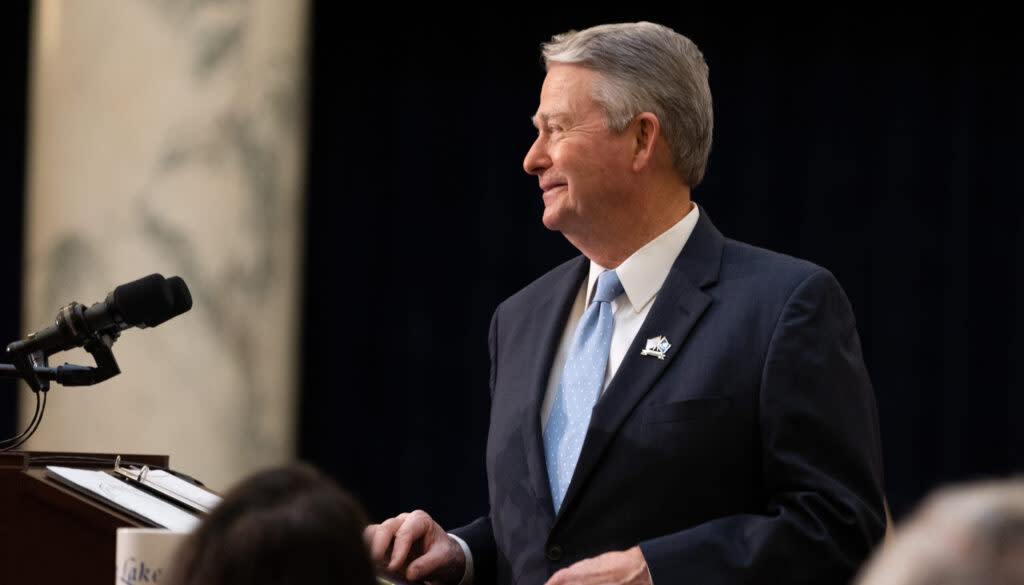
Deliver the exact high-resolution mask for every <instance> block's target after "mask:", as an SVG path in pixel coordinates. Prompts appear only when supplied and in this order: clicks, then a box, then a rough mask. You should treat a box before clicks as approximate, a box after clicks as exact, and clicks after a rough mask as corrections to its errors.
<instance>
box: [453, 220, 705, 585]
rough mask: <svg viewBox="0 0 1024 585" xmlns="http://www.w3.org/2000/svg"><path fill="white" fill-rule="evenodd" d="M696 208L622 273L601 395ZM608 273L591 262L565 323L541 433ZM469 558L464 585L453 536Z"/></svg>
mask: <svg viewBox="0 0 1024 585" xmlns="http://www.w3.org/2000/svg"><path fill="white" fill-rule="evenodd" d="M691 205H692V208H691V209H690V212H689V213H687V214H686V215H685V216H684V217H683V219H681V220H679V221H678V222H676V224H675V225H673V226H672V227H670V228H669V229H668V230H666V231H665V232H663V233H662V234H661V235H660V236H658V237H656V238H654V239H653V240H651V241H650V242H648V243H647V244H646V245H644V247H642V248H640V249H639V250H637V251H636V252H633V254H632V255H631V256H630V257H629V258H626V260H625V261H624V262H623V263H622V264H620V265H619V267H618V268H616V269H615V270H616V272H618V273H619V282H621V283H622V288H623V289H624V291H625V292H624V293H623V294H621V295H619V297H618V298H617V299H615V300H614V301H612V314H613V319H614V321H615V325H614V329H613V330H612V343H611V348H610V349H609V350H608V369H607V370H606V371H605V374H604V385H603V386H602V388H601V392H602V393H604V391H605V390H606V389H607V388H608V383H609V382H611V380H612V378H613V377H614V376H615V372H616V371H618V369H619V365H621V364H622V358H624V357H626V351H627V350H629V346H630V345H632V343H633V338H634V337H636V333H637V331H639V330H640V326H641V325H643V322H644V319H646V318H647V313H649V312H650V310H651V307H652V306H653V305H654V299H655V298H656V297H657V296H658V291H660V290H661V285H662V284H664V283H665V279H666V278H667V277H668V273H669V270H671V269H672V264H673V263H674V262H675V261H676V257H677V256H679V253H680V252H682V251H683V246H685V245H686V242H687V240H689V239H690V234H691V233H693V228H694V227H695V226H696V225H697V219H698V218H699V217H700V208H698V207H697V205H696V204H691ZM606 270H608V269H607V268H605V267H603V266H601V265H600V264H597V263H596V262H594V261H591V262H590V274H589V275H588V276H587V280H586V281H584V283H583V284H582V285H581V286H580V290H579V292H577V293H576V300H575V301H574V302H573V305H572V310H571V311H570V312H569V320H568V321H566V323H565V329H564V330H563V331H562V339H561V341H560V342H559V343H558V352H557V353H555V359H554V362H553V363H552V364H551V373H550V374H548V387H547V392H546V393H545V394H544V402H543V403H542V404H541V408H540V423H541V430H542V431H543V429H544V428H545V427H546V426H547V424H548V417H550V416H551V408H552V406H553V404H554V402H555V395H556V394H557V393H558V386H559V384H560V383H561V381H562V370H564V369H565V359H566V356H567V355H568V354H569V346H570V345H572V338H573V336H574V335H575V334H576V327H577V326H578V325H579V322H580V319H581V318H582V317H583V312H584V311H585V310H586V308H587V306H588V305H589V304H590V299H591V297H592V295H593V294H594V287H595V286H596V285H597V277H598V276H600V275H601V273H602V272H605V271H606ZM451 536H452V537H453V538H454V539H455V540H456V542H458V543H459V546H461V547H462V551H463V552H464V553H465V555H466V573H465V574H464V575H463V578H462V581H461V582H460V583H459V585H469V584H470V583H472V582H473V555H472V553H470V551H469V545H467V544H466V542H465V541H463V540H462V539H461V538H459V537H457V536H455V535H454V534H452V535H451Z"/></svg>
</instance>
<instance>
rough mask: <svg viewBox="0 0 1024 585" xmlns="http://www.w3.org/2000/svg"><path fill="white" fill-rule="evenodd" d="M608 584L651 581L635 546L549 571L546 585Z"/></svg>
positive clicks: (647, 584) (631, 584)
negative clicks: (549, 574)
mask: <svg viewBox="0 0 1024 585" xmlns="http://www.w3.org/2000/svg"><path fill="white" fill-rule="evenodd" d="M609 584H614V585H652V583H651V573H650V571H648V570H647V561H646V560H644V553H642V552H640V547H639V546H634V547H633V548H631V549H629V550H627V551H616V552H609V553H604V554H603V555H598V556H596V557H592V558H589V559H583V560H582V561H580V562H578V563H574V564H572V565H569V566H568V567H566V568H564V569H562V570H561V571H559V572H557V573H555V574H554V575H552V576H551V578H550V579H548V582H547V584H546V585H609Z"/></svg>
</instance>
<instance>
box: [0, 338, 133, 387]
mask: <svg viewBox="0 0 1024 585" xmlns="http://www.w3.org/2000/svg"><path fill="white" fill-rule="evenodd" d="M117 337H118V334H117V333H116V332H115V333H108V334H102V335H97V336H94V337H92V338H91V339H89V341H87V342H85V344H84V345H83V346H82V347H83V348H85V351H87V352H89V353H90V354H91V355H92V357H93V359H94V360H95V361H96V367H90V366H76V365H74V364H67V363H65V364H64V365H62V366H57V367H56V368H52V367H50V365H49V356H48V355H46V354H45V353H43V352H42V351H35V352H26V351H25V350H24V346H25V342H24V341H15V342H13V343H11V344H10V345H8V346H7V353H8V354H10V355H11V358H12V360H13V361H14V364H13V365H10V364H0V378H21V379H23V380H25V382H27V383H28V385H29V387H30V388H32V391H33V392H39V391H40V390H42V391H43V392H46V391H48V390H49V389H50V381H54V382H57V383H58V384H60V385H62V386H91V385H93V384H98V383H100V382H102V381H104V380H108V379H110V378H113V377H114V376H116V375H118V374H120V373H121V368H120V367H118V365H117V360H115V359H114V352H112V351H111V350H110V348H111V346H112V345H114V341H116V340H117Z"/></svg>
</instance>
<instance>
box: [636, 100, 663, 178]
mask: <svg viewBox="0 0 1024 585" xmlns="http://www.w3.org/2000/svg"><path fill="white" fill-rule="evenodd" d="M630 126H632V129H631V130H632V132H633V136H634V138H635V139H636V143H635V145H634V147H633V170H634V171H639V170H641V169H643V168H644V167H646V166H647V165H649V164H650V163H651V161H652V160H653V158H654V146H655V144H657V143H658V138H659V137H661V123H660V122H658V117H657V116H655V115H654V114H652V113H650V112H642V113H640V114H637V115H636V116H635V117H634V118H633V121H632V122H630Z"/></svg>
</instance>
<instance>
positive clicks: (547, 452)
mask: <svg viewBox="0 0 1024 585" xmlns="http://www.w3.org/2000/svg"><path fill="white" fill-rule="evenodd" d="M622 292H623V289H622V283H620V282H619V275H618V274H616V273H615V271H614V270H609V271H607V272H603V273H602V274H601V275H600V276H598V277H597V292H596V293H595V294H594V298H593V300H591V302H590V306H589V307H587V310H586V311H585V312H584V313H583V318H582V319H580V323H579V325H578V326H577V327H576V333H575V334H574V336H573V338H572V345H571V346H569V355H568V357H566V360H565V369H564V370H563V371H562V381H561V383H560V384H559V385H558V393H557V394H556V395H555V402H554V405H553V406H552V408H551V415H550V417H549V418H548V425H547V426H546V427H545V428H544V456H545V458H546V459H547V466H548V482H549V483H550V484H551V498H552V500H553V501H554V504H555V512H556V513H557V512H558V510H559V509H560V508H561V507H562V498H564V497H565V491H566V490H567V489H568V488H569V481H570V480H571V479H572V474H573V471H574V470H575V469H576V460H577V459H579V456H580V449H582V448H583V439H584V438H585V437H586V435H587V427H589V426H590V414H591V412H592V411H593V410H594V403H595V402H597V397H598V396H599V395H600V394H601V387H602V386H603V385H604V373H605V369H606V368H607V367H608V351H609V348H610V347H611V343H612V329H613V327H614V325H615V323H614V321H613V320H612V305H611V302H612V301H613V300H615V299H616V298H617V297H618V296H619V295H621V294H622Z"/></svg>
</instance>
